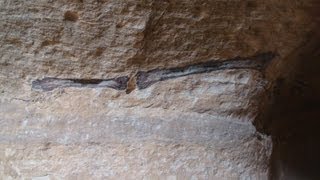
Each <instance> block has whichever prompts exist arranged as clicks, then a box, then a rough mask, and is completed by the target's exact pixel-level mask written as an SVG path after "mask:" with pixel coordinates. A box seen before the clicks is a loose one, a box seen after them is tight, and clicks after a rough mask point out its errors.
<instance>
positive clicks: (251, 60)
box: [136, 52, 276, 89]
mask: <svg viewBox="0 0 320 180" xmlns="http://www.w3.org/2000/svg"><path fill="white" fill-rule="evenodd" d="M275 56H276V53H273V52H266V53H261V54H258V55H255V56H251V57H247V58H242V57H235V58H232V59H228V60H224V61H218V60H211V61H208V62H204V63H198V64H193V65H188V66H184V67H177V68H169V69H153V70H150V71H139V72H138V73H137V74H136V81H137V86H138V88H139V89H145V88H147V87H149V86H151V85H152V84H154V83H156V82H159V81H164V80H167V79H172V78H178V77H182V76H187V75H191V74H200V73H209V72H212V71H217V70H225V69H255V70H259V71H262V70H263V69H265V67H266V66H267V65H268V64H269V62H270V61H271V60H272V59H273V58H274V57H275Z"/></svg>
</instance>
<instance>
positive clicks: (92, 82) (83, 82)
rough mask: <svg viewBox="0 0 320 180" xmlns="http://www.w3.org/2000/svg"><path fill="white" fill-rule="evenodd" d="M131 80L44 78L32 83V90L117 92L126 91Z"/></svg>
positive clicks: (124, 78) (121, 78)
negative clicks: (74, 88)
mask: <svg viewBox="0 0 320 180" xmlns="http://www.w3.org/2000/svg"><path fill="white" fill-rule="evenodd" d="M128 80H129V78H128V77H127V76H122V77H118V78H114V79H59V78H50V77H47V78H43V79H38V80H35V81H33V82H32V88H33V89H35V90H43V91H52V90H53V89H55V88H66V87H78V88H81V87H86V88H106V87H107V88H113V89H116V90H125V89H126V88H127V82H128Z"/></svg>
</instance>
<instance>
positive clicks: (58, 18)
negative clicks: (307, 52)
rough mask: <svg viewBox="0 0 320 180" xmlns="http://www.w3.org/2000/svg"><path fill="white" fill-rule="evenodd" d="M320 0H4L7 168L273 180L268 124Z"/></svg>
mask: <svg viewBox="0 0 320 180" xmlns="http://www.w3.org/2000/svg"><path fill="white" fill-rule="evenodd" d="M312 5H313V2H312V1H303V2H302V1H298V0H294V1H293V0H290V1H289V0H283V1H280V2H279V1H278V0H277V1H276V0H263V1H259V2H258V1H238V0H230V1H227V0H215V1H208V0H197V1H196V0H180V1H175V0H170V1H151V0H127V1H122V0H120V1H119V0H70V1H68V2H66V1H61V0H57V1H52V0H43V1H36V0H29V1H19V0H0V13H1V16H0V20H1V21H0V27H1V29H0V39H1V42H0V57H1V59H0V68H1V71H0V100H1V101H0V115H1V119H0V125H1V128H0V177H1V178H4V179H267V178H268V171H269V158H270V155H271V150H272V142H271V138H270V137H269V136H268V135H266V134H264V132H263V131H261V132H258V131H257V127H255V126H254V124H257V123H258V124H259V122H260V120H259V118H258V117H260V116H259V114H261V108H263V107H264V104H265V103H264V102H263V101H264V100H266V97H267V95H268V93H269V90H268V89H269V88H270V87H271V86H272V84H273V81H274V79H275V78H277V77H278V76H279V74H281V72H282V69H283V67H284V66H285V65H287V64H288V63H289V62H288V60H287V59H286V57H288V56H289V54H290V53H291V52H292V51H294V50H295V49H296V48H298V47H299V46H301V44H303V43H304V42H305V40H306V39H307V38H308V37H309V36H310V32H311V31H312V29H313V27H314V23H313V19H312V17H311V16H310V15H309V13H308V10H307V9H308V8H309V7H311V6H312Z"/></svg>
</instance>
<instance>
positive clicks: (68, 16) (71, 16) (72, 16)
mask: <svg viewBox="0 0 320 180" xmlns="http://www.w3.org/2000/svg"><path fill="white" fill-rule="evenodd" d="M78 19H79V15H78V13H77V12H73V11H67V12H65V13H64V20H65V21H73V22H75V21H77V20H78Z"/></svg>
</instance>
